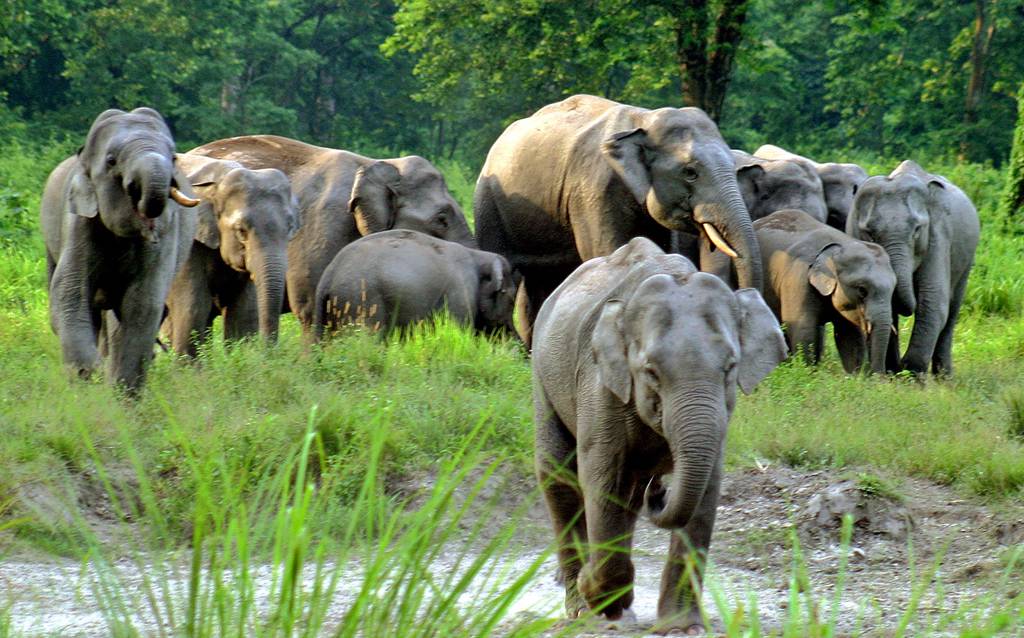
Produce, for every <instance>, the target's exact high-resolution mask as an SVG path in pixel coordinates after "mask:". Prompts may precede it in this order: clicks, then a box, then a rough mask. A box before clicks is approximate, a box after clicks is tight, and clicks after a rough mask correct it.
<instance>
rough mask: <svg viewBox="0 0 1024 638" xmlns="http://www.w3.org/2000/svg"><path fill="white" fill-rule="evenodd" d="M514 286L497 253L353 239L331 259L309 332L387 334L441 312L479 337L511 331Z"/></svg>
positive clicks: (402, 235) (393, 234) (408, 234)
mask: <svg viewBox="0 0 1024 638" xmlns="http://www.w3.org/2000/svg"><path fill="white" fill-rule="evenodd" d="M515 294H516V288H515V282H514V281H513V278H512V271H511V267H510V266H509V264H508V261H506V259H505V258H504V257H502V256H501V255H497V254H495V253H490V252H486V251H483V250H476V249H473V248H467V247H465V246H463V245H461V244H457V243H455V242H450V241H446V240H443V239H438V238H437V237H432V236H430V235H426V234H424V233H420V232H416V231H411V230H389V231H384V232H380V233H374V234H372V235H367V236H366V237H363V238H362V239H358V240H356V241H354V242H352V243H351V244H349V245H348V246H346V247H345V248H343V249H341V251H340V252H339V253H338V254H337V255H336V256H335V257H334V259H333V260H332V261H331V263H330V264H329V265H328V266H327V269H326V270H325V271H324V274H323V276H322V277H321V278H320V284H319V285H318V286H317V289H316V298H315V299H316V305H315V306H314V321H313V325H314V330H315V335H316V338H317V340H318V341H319V340H322V339H323V337H324V333H325V331H326V332H331V331H335V330H337V329H338V328H340V327H341V326H343V325H346V324H359V325H365V326H367V327H370V328H371V329H374V330H380V331H381V332H382V334H386V333H388V332H390V331H391V330H392V329H395V328H404V327H406V326H409V325H411V324H413V323H415V322H417V321H422V320H424V319H426V318H428V317H429V316H430V315H432V314H434V313H436V312H438V311H441V310H444V309H445V308H447V310H448V311H449V312H450V313H451V315H452V317H454V318H455V319H456V320H457V321H459V322H462V323H465V324H468V325H472V326H473V327H474V328H476V329H477V330H480V331H496V330H508V331H510V332H511V331H513V330H514V328H513V326H512V310H513V306H514V303H515Z"/></svg>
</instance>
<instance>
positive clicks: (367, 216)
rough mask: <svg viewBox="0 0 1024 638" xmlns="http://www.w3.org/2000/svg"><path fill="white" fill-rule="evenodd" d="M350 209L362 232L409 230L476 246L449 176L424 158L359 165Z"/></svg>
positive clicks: (407, 158)
mask: <svg viewBox="0 0 1024 638" xmlns="http://www.w3.org/2000/svg"><path fill="white" fill-rule="evenodd" d="M348 207H349V211H350V212H351V213H352V215H353V216H354V217H355V220H356V227H357V228H358V229H359V234H360V235H364V236H365V235H369V234H370V233H378V232H380V231H383V230H390V229H393V228H394V229H407V230H416V231H419V232H421V233H426V234H427V235H432V236H434V237H438V238H440V239H446V240H448V241H453V242H456V243H459V244H462V245H463V246H468V247H470V248H476V247H477V243H476V238H475V237H474V236H473V233H472V232H470V230H469V224H468V223H466V217H465V215H463V214H462V209H461V208H459V205H458V203H457V202H456V201H455V199H454V198H453V197H452V196H451V193H449V192H448V187H447V186H446V185H445V181H444V176H442V175H441V172H440V171H438V170H437V168H435V167H434V165H433V164H431V163H430V162H428V161H427V160H425V159H423V158H422V157H418V156H415V155H411V156H408V157H401V158H398V159H392V160H376V161H373V162H370V163H369V164H366V165H365V166H362V167H360V168H359V170H358V171H357V172H356V178H355V182H354V183H353V185H352V196H351V198H350V199H349V204H348Z"/></svg>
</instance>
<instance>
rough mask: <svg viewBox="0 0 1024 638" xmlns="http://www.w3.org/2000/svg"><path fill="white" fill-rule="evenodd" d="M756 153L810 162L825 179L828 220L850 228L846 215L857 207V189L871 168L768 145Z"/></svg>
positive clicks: (769, 157) (830, 224)
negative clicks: (819, 161)
mask: <svg viewBox="0 0 1024 638" xmlns="http://www.w3.org/2000/svg"><path fill="white" fill-rule="evenodd" d="M754 155H756V156H758V157H764V158H767V159H788V160H793V161H796V162H806V164H807V165H808V166H811V167H813V168H814V170H816V171H817V172H818V177H820V178H821V185H822V187H824V189H825V204H826V205H827V206H828V220H827V221H826V223H827V224H828V225H829V226H831V227H832V228H838V229H839V230H842V231H845V230H846V218H847V217H848V216H849V215H850V210H851V209H852V208H853V198H854V197H855V196H856V195H857V189H858V188H860V185H861V184H863V183H864V181H865V180H866V179H867V178H868V174H867V171H865V170H864V169H863V168H861V167H860V166H857V165H856V164H850V163H839V162H825V163H824V164H819V163H818V162H815V161H814V160H811V159H808V158H806V157H803V156H801V155H796V154H795V153H790V152H789V151H787V150H785V149H783V148H779V147H778V146H773V145H771V144H765V145H764V146H761V147H759V148H758V149H757V150H756V151H754Z"/></svg>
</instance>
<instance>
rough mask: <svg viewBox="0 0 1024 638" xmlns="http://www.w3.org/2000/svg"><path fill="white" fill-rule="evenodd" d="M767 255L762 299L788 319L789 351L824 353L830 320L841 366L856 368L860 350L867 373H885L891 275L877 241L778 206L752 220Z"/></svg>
mask: <svg viewBox="0 0 1024 638" xmlns="http://www.w3.org/2000/svg"><path fill="white" fill-rule="evenodd" d="M754 232H755V233H757V241H758V242H759V243H760V244H761V258H762V259H764V272H765V286H764V299H765V301H766V302H767V303H768V306H769V307H770V308H771V309H772V312H774V313H775V316H776V317H778V319H779V321H781V322H782V323H784V324H785V325H786V338H787V341H788V342H789V348H790V352H797V351H798V350H802V351H803V355H804V357H805V360H806V361H808V362H810V363H817V362H818V360H819V358H820V357H821V351H822V345H823V344H822V337H823V332H824V326H825V324H826V323H831V324H832V326H833V329H834V332H835V341H836V349H837V350H839V356H840V359H841V360H842V362H843V368H844V369H845V370H846V371H847V372H850V373H853V372H857V371H859V370H860V369H861V366H862V365H863V363H864V359H865V349H866V347H868V345H869V344H870V346H869V348H868V349H869V351H870V356H869V357H868V360H869V363H870V366H871V367H870V369H871V371H872V372H877V373H884V372H885V357H886V351H887V349H888V347H889V337H890V335H891V333H892V324H893V317H892V293H893V290H894V289H895V288H896V274H895V273H894V272H893V271H892V267H891V266H890V265H889V256H888V255H887V254H886V253H885V251H884V250H882V247H881V246H879V245H878V244H872V243H868V242H862V241H860V240H857V239H854V238H853V237H850V236H849V235H847V234H846V233H844V232H842V231H839V230H836V229H835V228H832V227H831V226H827V225H825V224H823V223H821V222H820V221H818V220H816V219H812V218H811V216H810V215H808V214H807V213H805V212H803V211H799V210H780V211H776V212H774V213H772V214H771V215H769V216H767V217H764V218H762V219H759V220H757V221H755V222H754Z"/></svg>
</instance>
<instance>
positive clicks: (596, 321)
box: [532, 237, 786, 631]
mask: <svg viewBox="0 0 1024 638" xmlns="http://www.w3.org/2000/svg"><path fill="white" fill-rule="evenodd" d="M533 343H534V346H533V362H532V363H533V388H534V391H533V399H534V415H535V422H536V448H535V452H536V458H535V462H536V469H537V476H538V479H539V481H540V484H541V488H542V490H543V492H544V497H545V501H546V503H547V507H548V513H549V514H550V517H551V522H552V524H553V527H554V531H555V536H556V538H557V539H558V544H559V548H558V560H559V565H560V569H561V571H562V574H563V576H564V581H565V607H566V612H567V613H568V615H569V617H571V618H572V617H576V616H577V615H579V614H580V613H582V612H583V611H584V610H586V609H587V608H588V607H589V608H590V609H597V608H600V609H601V613H603V614H605V615H606V616H607V617H608V618H611V619H615V618H617V617H619V616H621V615H622V614H623V613H624V612H625V611H626V610H627V609H629V607H630V605H631V604H632V602H633V591H632V589H631V585H632V582H633V573H634V570H633V565H632V562H631V560H630V551H629V550H630V545H631V536H632V532H633V528H634V525H635V523H636V520H637V517H638V515H640V514H644V515H645V516H646V517H648V518H649V519H650V520H651V522H653V523H654V524H655V525H657V526H658V527H662V528H665V529H671V530H674V531H673V534H672V540H671V545H670V548H669V559H668V563H667V564H666V566H665V569H664V572H663V573H662V578H661V594H660V598H659V601H658V624H657V626H656V627H655V629H656V630H658V631H670V630H683V631H692V630H695V629H699V628H703V622H702V620H701V614H700V612H699V609H698V605H699V604H700V583H701V575H702V571H703V566H704V564H705V559H706V555H707V551H708V548H709V546H710V543H711V532H712V528H713V527H714V522H715V511H716V509H717V506H718V496H719V487H720V483H721V480H722V472H723V470H722V456H723V451H724V447H723V446H724V444H725V435H726V428H727V426H728V423H729V419H730V417H731V415H732V411H733V407H734V405H735V401H736V388H737V386H739V388H740V389H742V390H743V391H744V392H748V393H749V392H751V391H752V390H753V388H754V386H756V385H757V384H758V383H759V382H760V381H761V379H763V378H764V377H765V375H767V374H768V373H769V372H771V371H772V370H773V369H774V368H775V366H776V365H778V363H779V362H780V361H782V359H783V358H784V357H785V356H786V345H785V340H784V339H783V336H782V332H781V331H780V329H779V324H778V322H777V321H776V319H775V317H774V316H773V315H772V312H771V310H769V308H768V306H766V305H765V303H764V300H763V299H762V298H761V295H760V294H759V293H758V292H757V291H756V290H751V289H743V290H740V291H738V292H735V293H734V292H733V291H731V290H730V289H729V288H728V287H727V286H726V285H725V284H724V283H723V282H722V281H721V280H720V279H718V278H717V277H715V276H713V275H710V274H706V273H702V272H696V268H695V267H694V266H693V264H692V263H691V262H690V261H689V260H688V259H686V258H685V257H683V256H681V255H674V254H665V253H664V252H663V251H662V250H661V249H660V248H658V246H656V245H655V244H654V243H653V242H651V241H650V240H648V239H647V238H645V237H637V238H635V239H633V240H631V241H630V242H629V243H628V244H626V245H625V246H623V247H621V248H619V249H618V250H616V251H615V252H614V253H612V254H611V255H610V256H609V257H602V258H596V259H592V260H590V261H588V262H586V263H584V264H583V265H582V266H580V267H579V268H578V269H577V270H576V271H575V272H574V273H572V275H570V276H569V278H567V279H566V280H565V281H564V282H563V283H562V285H560V286H559V287H558V288H557V289H556V290H555V291H554V293H553V294H552V295H551V296H550V297H548V299H547V301H545V302H544V306H543V307H542V308H541V310H540V313H539V314H538V316H537V323H536V325H535V328H534V342H533ZM668 474H671V478H670V479H668V480H665V479H664V476H665V475H668ZM687 564H696V566H697V570H696V572H695V573H694V574H692V576H693V579H692V580H691V574H690V572H689V570H688V569H687ZM694 585H696V587H695V586H694ZM602 605H603V608H602Z"/></svg>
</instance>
